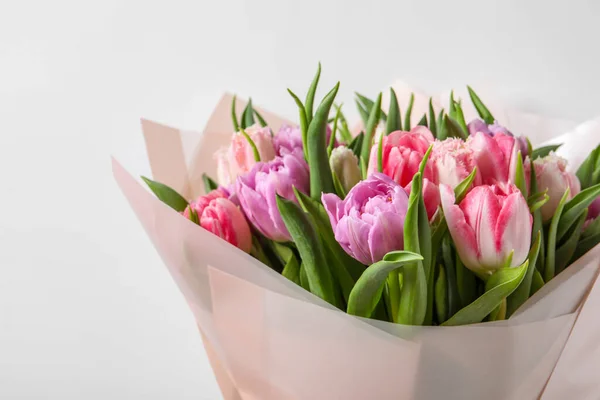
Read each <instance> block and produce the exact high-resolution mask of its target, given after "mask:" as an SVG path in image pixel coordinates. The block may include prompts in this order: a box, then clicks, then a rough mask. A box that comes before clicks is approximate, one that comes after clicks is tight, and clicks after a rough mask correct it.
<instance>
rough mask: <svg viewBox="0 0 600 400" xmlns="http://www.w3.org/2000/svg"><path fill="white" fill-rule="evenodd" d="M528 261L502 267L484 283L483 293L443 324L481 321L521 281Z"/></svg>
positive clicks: (450, 324) (452, 324)
mask: <svg viewBox="0 0 600 400" xmlns="http://www.w3.org/2000/svg"><path fill="white" fill-rule="evenodd" d="M528 265H529V262H528V261H525V262H524V263H523V264H522V265H521V266H519V267H515V268H502V269H499V270H497V271H496V272H494V273H493V274H492V276H490V278H489V279H488V281H487V282H486V285H485V293H484V294H483V295H481V296H480V297H479V298H478V299H477V300H475V301H474V302H473V303H471V304H469V305H468V306H466V307H465V308H463V309H461V310H460V311H459V312H457V313H456V314H454V316H452V317H451V318H450V319H448V320H447V321H446V322H444V323H443V324H442V325H443V326H456V325H468V324H476V323H478V322H481V321H483V319H484V318H485V317H486V316H488V315H489V314H490V313H491V312H492V311H494V309H495V308H496V307H498V306H499V305H500V304H501V303H502V301H503V300H504V299H505V298H507V297H508V296H510V295H511V293H513V292H514V291H515V289H517V287H518V286H519V285H520V284H521V282H522V281H523V278H524V277H525V274H526V272H527V267H528Z"/></svg>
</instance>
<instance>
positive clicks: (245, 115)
mask: <svg viewBox="0 0 600 400" xmlns="http://www.w3.org/2000/svg"><path fill="white" fill-rule="evenodd" d="M252 125H254V109H253V108H252V98H249V99H248V104H246V108H244V111H243V112H242V120H241V128H242V129H246V128H247V127H249V126H252Z"/></svg>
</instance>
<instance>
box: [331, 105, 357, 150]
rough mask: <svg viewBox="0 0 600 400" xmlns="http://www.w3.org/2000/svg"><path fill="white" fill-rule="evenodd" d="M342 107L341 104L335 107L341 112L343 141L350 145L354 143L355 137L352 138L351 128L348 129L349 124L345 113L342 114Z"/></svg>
mask: <svg viewBox="0 0 600 400" xmlns="http://www.w3.org/2000/svg"><path fill="white" fill-rule="evenodd" d="M342 105H343V104H340V105H339V106H337V105H336V106H335V108H336V109H337V110H339V112H340V120H341V121H342V127H341V128H340V135H341V136H342V141H343V142H344V143H346V144H350V142H352V140H353V137H352V132H350V128H348V122H347V121H346V117H345V116H344V113H343V112H342Z"/></svg>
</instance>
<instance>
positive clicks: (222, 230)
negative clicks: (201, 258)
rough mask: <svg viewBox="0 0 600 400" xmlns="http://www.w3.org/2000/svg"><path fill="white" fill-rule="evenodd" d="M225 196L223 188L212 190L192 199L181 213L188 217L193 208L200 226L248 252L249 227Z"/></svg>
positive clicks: (250, 245)
mask: <svg viewBox="0 0 600 400" xmlns="http://www.w3.org/2000/svg"><path fill="white" fill-rule="evenodd" d="M227 197H228V194H227V193H225V191H224V190H222V189H216V190H213V191H212V192H210V193H208V194H207V195H204V196H200V197H198V198H197V199H196V200H194V201H192V202H191V203H190V204H189V205H188V206H187V207H186V209H185V210H184V211H183V215H184V216H185V217H186V218H190V214H191V210H193V212H194V213H195V214H196V216H197V217H198V224H199V225H200V226H201V227H203V228H204V229H206V230H207V231H209V232H211V233H213V234H215V235H217V236H219V237H220V238H222V239H225V240H226V241H228V242H229V243H231V244H232V245H234V246H236V247H239V248H240V249H241V250H243V251H245V252H246V253H249V252H250V250H251V249H252V235H251V233H250V227H249V226H248V222H246V218H245V217H244V214H242V212H241V211H240V209H239V208H238V207H237V206H236V205H235V204H234V203H233V202H232V201H231V200H229V199H228V198H227Z"/></svg>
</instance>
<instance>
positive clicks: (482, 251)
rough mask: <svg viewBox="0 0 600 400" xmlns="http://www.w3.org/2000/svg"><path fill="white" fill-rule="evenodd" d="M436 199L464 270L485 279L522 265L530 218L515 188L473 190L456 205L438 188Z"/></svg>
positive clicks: (447, 190) (451, 195) (450, 195)
mask: <svg viewBox="0 0 600 400" xmlns="http://www.w3.org/2000/svg"><path fill="white" fill-rule="evenodd" d="M440 196H441V201H442V208H443V211H444V215H445V217H446V221H447V223H448V230H449V231H450V235H451V236H452V240H453V241H454V244H455V246H456V250H457V251H458V254H459V256H460V258H461V260H462V262H463V263H464V264H465V266H466V267H467V268H469V269H470V270H472V271H474V272H477V273H479V274H481V275H489V274H491V273H492V272H493V271H494V270H496V269H499V268H503V267H516V266H519V265H521V264H522V263H523V262H524V261H525V259H526V258H527V254H528V252H529V247H530V245H531V226H532V223H533V218H532V216H531V213H530V212H529V207H528V206H527V201H526V200H525V198H524V197H523V195H522V194H521V192H520V191H519V189H518V188H517V187H516V186H514V185H510V184H499V185H492V186H488V185H483V186H477V187H475V188H473V189H472V190H471V191H470V192H469V193H468V194H467V195H466V196H465V198H464V199H463V200H462V201H461V202H460V204H458V205H457V204H454V201H455V197H454V190H452V188H451V187H450V186H447V185H441V186H440ZM511 254H512V256H511ZM509 261H510V264H508V262H509ZM507 264H508V265H507Z"/></svg>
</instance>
